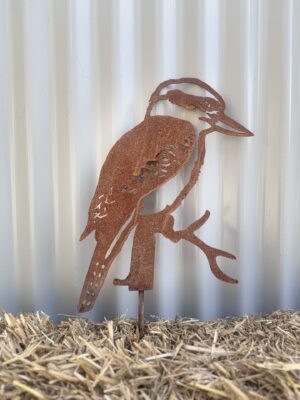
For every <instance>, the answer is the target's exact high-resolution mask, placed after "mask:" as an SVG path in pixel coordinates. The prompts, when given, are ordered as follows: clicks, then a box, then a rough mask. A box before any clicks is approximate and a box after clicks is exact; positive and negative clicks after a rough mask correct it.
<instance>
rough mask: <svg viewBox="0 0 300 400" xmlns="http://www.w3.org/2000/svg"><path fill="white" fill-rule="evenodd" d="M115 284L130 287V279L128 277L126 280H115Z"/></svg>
mask: <svg viewBox="0 0 300 400" xmlns="http://www.w3.org/2000/svg"><path fill="white" fill-rule="evenodd" d="M113 284H114V285H116V286H129V285H130V278H129V276H127V278H125V279H114V280H113Z"/></svg>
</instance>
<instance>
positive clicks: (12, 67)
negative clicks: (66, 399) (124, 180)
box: [0, 0, 300, 319]
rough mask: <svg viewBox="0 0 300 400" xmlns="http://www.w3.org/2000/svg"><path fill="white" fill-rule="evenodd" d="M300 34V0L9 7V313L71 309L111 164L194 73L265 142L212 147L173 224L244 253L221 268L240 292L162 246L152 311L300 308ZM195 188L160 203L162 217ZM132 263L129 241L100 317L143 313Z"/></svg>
mask: <svg viewBox="0 0 300 400" xmlns="http://www.w3.org/2000/svg"><path fill="white" fill-rule="evenodd" d="M299 21H300V1H299V0H294V1H293V0H285V1H282V0H264V1H260V0H243V1H240V0H222V1H218V0H199V1H196V0H186V1H183V0H181V1H179V0H178V1H173V0H160V1H159V0H157V1H148V0H119V1H117V0H112V1H110V0H103V1H101V0H98V1H97V0H72V1H71V0H69V1H66V0H48V1H47V0H27V1H26V0H23V1H22V0H0V306H1V307H3V308H5V309H6V310H8V311H12V312H20V311H29V310H32V309H42V310H44V311H45V312H47V313H50V314H51V315H52V316H55V315H57V314H58V313H72V314H73V313H75V312H76V311H75V306H76V303H77V300H78V296H79V293H80V288H81V285H82V283H83V279H84V276H85V273H86V270H87V267H88V263H89V260H90V257H91V255H92V252H93V248H94V239H93V238H92V237H89V238H88V239H87V240H85V241H84V242H79V241H78V239H79V236H80V233H81V231H82V229H83V228H84V225H85V222H86V216H87V210H88V207H89V202H90V199H91V197H92V195H93V192H94V189H95V186H96V182H97V177H98V173H99V170H100V167H101V165H102V163H103V161H104V159H105V156H106V154H107V152H108V150H109V149H110V147H111V146H112V145H113V143H114V142H115V141H116V140H117V138H119V137H120V136H121V135H122V134H123V133H125V132H126V131H127V130H129V129H130V128H131V127H133V126H135V125H136V124H137V123H139V122H140V121H141V120H142V119H143V116H144V113H145V109H146V105H147V100H148V98H149V96H150V94H151V93H152V91H153V90H154V89H155V87H156V86H157V84H158V83H159V82H161V81H162V80H164V79H168V78H175V77H181V76H194V77H198V78H200V79H202V80H204V81H206V82H207V83H209V84H210V85H212V86H213V87H214V88H215V89H216V90H218V91H219V92H220V93H221V94H222V95H223V96H224V98H225V100H226V102H227V105H228V113H229V114H230V115H231V116H232V117H234V118H236V119H237V120H238V121H240V122H241V123H243V124H244V125H245V126H247V127H248V128H249V129H251V130H252V131H253V132H254V133H255V137H254V138H251V139H246V140H242V139H236V138H232V137H228V136H226V137H225V136H222V135H214V136H213V135H212V136H211V137H210V138H209V141H208V147H207V157H206V162H205V166H204V169H203V173H202V175H201V176H200V181H199V183H198V185H197V187H196V188H195V190H193V191H192V192H191V193H190V195H189V196H188V198H187V200H186V201H185V204H184V206H183V207H182V208H181V209H180V211H179V212H177V214H176V215H177V226H186V225H187V224H188V223H189V222H191V221H193V220H194V219H196V218H197V217H199V216H200V215H201V214H202V213H203V211H204V210H206V209H209V210H211V218H210V220H209V221H208V223H207V224H206V225H205V226H204V227H203V228H202V229H201V230H200V232H199V235H200V236H201V238H202V239H204V240H206V241H207V242H208V243H209V244H211V245H213V246H216V247H220V248H223V249H224V250H227V251H230V252H233V253H235V254H236V255H237V257H238V260H237V261H236V262H232V261H227V260H222V261H220V265H221V266H222V268H223V269H224V271H226V272H227V273H230V274H231V275H233V276H236V277H237V278H238V279H239V280H240V283H239V285H237V286H233V285H229V284H226V283H222V282H219V281H217V280H216V278H215V277H214V276H213V275H212V274H211V272H210V270H209V268H208V265H207V262H206V260H205V258H204V256H203V255H202V254H200V251H199V250H198V249H196V248H193V247H192V246H191V245H189V244H187V243H180V244H177V245H174V244H172V243H171V242H168V241H167V240H166V239H163V238H160V239H159V244H158V249H157V263H156V279H155V290H153V291H152V292H147V293H146V314H147V315H150V314H156V315H161V316H163V317H174V316H175V315H176V314H178V315H183V316H195V317H200V318H205V319H206V318H216V317H221V316H225V315H240V314H245V313H258V312H268V311H271V310H273V309H276V308H278V307H284V308H297V307H299V306H300V291H299V287H300V245H299V238H300V179H299V171H300V157H299V153H300V23H299ZM187 177H188V174H187V173H186V172H183V173H182V174H181V175H180V176H178V177H177V178H176V179H174V182H172V183H170V184H168V186H167V187H166V188H163V189H162V190H161V191H160V192H159V193H158V194H157V195H156V196H152V198H151V201H150V203H151V202H152V203H155V204H156V207H157V208H161V207H162V206H163V205H164V204H165V203H166V202H167V201H169V200H170V199H172V197H173V196H175V195H176V193H177V192H178V190H179V188H180V187H182V185H183V184H184V181H185V179H187ZM131 239H132V236H131ZM129 261H130V242H128V243H127V244H126V246H125V248H124V250H123V252H122V253H121V255H120V256H119V257H118V259H117V261H116V262H115V263H114V265H113V267H112V269H111V272H110V274H109V276H108V279H107V281H106V284H105V287H104V288H103V290H102V293H101V294H100V296H99V299H98V301H97V304H96V307H95V310H94V311H93V312H91V313H90V314H89V315H90V316H91V317H93V318H95V319H98V318H102V317H103V316H107V317H112V316H116V315H118V314H123V313H127V315H129V316H131V315H135V312H136V297H137V296H136V293H132V292H128V291H127V288H120V287H115V286H113V285H112V279H113V278H114V277H120V278H121V277H124V276H125V274H126V271H127V270H128V268H129Z"/></svg>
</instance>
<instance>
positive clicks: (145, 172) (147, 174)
mask: <svg viewBox="0 0 300 400" xmlns="http://www.w3.org/2000/svg"><path fill="white" fill-rule="evenodd" d="M177 84H194V85H197V86H198V87H200V88H201V89H203V90H204V91H205V92H206V93H207V96H196V95H192V94H188V93H185V92H184V91H182V90H179V89H175V90H174V89H172V90H168V91H166V92H165V93H164V94H162V93H161V92H162V90H163V89H166V88H168V87H169V86H171V85H177ZM159 101H169V102H171V103H172V104H175V105H177V106H180V107H184V108H185V109H187V110H194V111H195V112H198V113H199V115H200V116H199V120H201V121H205V122H206V128H205V129H202V130H201V131H200V132H199V134H197V135H196V133H195V130H194V127H193V125H192V124H191V123H190V122H188V121H185V120H182V119H179V118H174V117H171V116H165V115H155V116H152V115H151V111H152V109H153V107H154V106H155V104H157V103H158V102H159ZM213 132H219V133H223V134H225V135H230V136H237V137H248V136H252V135H253V134H252V133H251V132H250V131H249V130H248V129H246V128H245V127H243V126H242V125H240V124H239V123H238V122H236V121H234V120H233V119H231V118H230V117H228V116H227V115H226V114H225V102H224V100H223V98H222V97H221V96H220V95H219V94H218V93H217V92H216V91H215V90H214V89H212V88H211V87H210V86H209V85H207V84H206V83H205V82H202V81H200V80H199V79H196V78H181V79H170V80H168V81H165V82H163V83H161V84H160V85H159V86H158V87H157V89H156V90H155V91H154V93H153V94H152V96H151V98H150V100H149V106H148V108H147V111H146V115H145V119H144V120H143V121H142V122H141V123H140V124H139V125H137V126H136V127H134V128H133V129H132V130H130V131H129V132H127V133H126V134H124V135H123V136H122V137H121V138H120V139H119V140H118V141H117V142H116V143H115V145H114V146H113V147H112V149H111V150H110V152H109V154H108V156H107V158H106V160H105V162H104V164H103V166H102V169H101V172H100V177H99V182H98V185H97V188H96V192H95V194H94V197H93V199H92V202H91V205H90V209H89V215H88V223H87V226H86V228H85V230H84V232H83V233H82V235H81V240H82V239H84V238H85V237H86V236H87V235H89V234H90V233H91V232H93V231H95V238H96V242H97V244H96V248H95V251H94V254H93V257H92V260H91V263H90V267H89V270H88V272H87V275H86V278H85V282H84V285H83V288H82V292H81V296H80V299H79V303H78V311H80V312H85V311H89V310H90V309H91V308H92V307H93V305H94V303H95V300H96V297H97V295H98V294H99V291H100V289H101V287H102V285H103V283H104V280H105V278H106V275H107V272H108V270H109V268H110V266H111V264H112V262H113V261H114V259H115V258H116V256H117V255H118V254H119V252H120V251H121V249H122V246H123V244H124V243H125V241H126V239H127V238H128V236H129V234H130V232H131V231H132V230H133V229H134V228H135V234H134V240H133V248H132V257H131V266H130V272H129V274H128V276H127V278H125V279H115V280H114V284H115V285H126V286H128V288H129V290H137V291H139V297H140V299H141V296H142V297H143V295H141V292H142V291H144V290H151V289H152V288H153V275H154V255H155V239H156V235H157V234H158V233H160V234H162V235H164V236H165V237H166V238H168V239H170V240H171V241H173V242H175V243H177V242H179V241H180V240H183V239H184V240H187V241H189V242H190V243H193V244H194V245H195V246H197V247H199V249H201V250H202V251H203V252H204V253H205V255H206V257H207V260H208V263H209V266H210V269H211V271H212V273H213V274H214V275H215V276H216V277H217V278H218V279H220V280H222V281H224V282H229V283H237V280H236V279H233V278H231V277H230V276H228V275H226V274H225V273H224V272H222V271H221V270H220V268H219V266H218V264H217V257H218V256H222V257H226V258H229V259H235V256H234V255H232V254H230V253H228V252H226V251H223V250H219V249H216V248H213V247H211V246H209V245H208V244H206V243H204V242H203V241H202V240H201V239H200V238H199V237H198V236H197V235H196V234H195V232H196V231H197V230H198V229H199V228H200V227H201V226H202V225H203V224H204V223H205V222H206V221H207V219H208V218H209V215H210V213H209V211H206V212H205V213H204V215H203V216H202V217H201V218H199V219H198V220H197V221H195V222H194V223H192V224H191V225H189V226H188V227H187V228H185V229H183V230H180V231H175V230H174V217H173V216H172V215H171V214H172V213H173V212H174V211H175V210H176V209H177V208H178V207H179V206H180V205H181V203H182V201H183V200H184V198H185V197H186V196H187V195H188V193H189V192H190V190H191V189H192V187H193V186H194V185H195V184H196V182H197V179H198V176H199V173H200V169H201V166H202V165H203V163H204V159H205V139H206V136H207V135H209V134H211V133H213ZM193 151H196V152H197V157H196V160H195V163H194V166H193V168H192V171H191V175H190V178H189V180H188V182H187V183H186V185H185V186H184V188H183V189H182V190H181V191H180V193H179V194H178V196H177V197H176V198H175V199H174V201H173V203H172V204H170V205H167V206H166V207H165V208H164V209H163V210H161V211H159V212H157V213H153V214H141V210H142V208H143V199H144V198H145V197H146V196H147V195H148V194H149V193H151V192H153V191H155V190H157V189H158V188H159V187H160V186H161V185H163V184H164V183H166V182H167V181H168V180H170V179H171V178H173V177H174V176H175V175H176V174H177V173H178V172H179V171H180V170H181V169H182V168H183V167H184V165H185V164H186V163H187V161H188V160H189V159H190V157H191V155H192V153H193ZM142 303H143V300H142ZM142 306H143V304H142ZM140 312H141V311H140Z"/></svg>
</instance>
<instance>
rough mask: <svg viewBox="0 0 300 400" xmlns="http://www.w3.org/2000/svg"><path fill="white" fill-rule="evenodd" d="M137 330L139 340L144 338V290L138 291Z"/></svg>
mask: <svg viewBox="0 0 300 400" xmlns="http://www.w3.org/2000/svg"><path fill="white" fill-rule="evenodd" d="M138 328H139V334H140V339H142V338H143V336H144V290H139V307H138Z"/></svg>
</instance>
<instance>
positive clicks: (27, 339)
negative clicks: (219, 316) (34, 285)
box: [0, 311, 300, 400]
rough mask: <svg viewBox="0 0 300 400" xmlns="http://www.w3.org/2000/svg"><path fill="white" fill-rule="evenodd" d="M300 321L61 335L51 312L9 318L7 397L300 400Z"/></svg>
mask: <svg viewBox="0 0 300 400" xmlns="http://www.w3.org/2000/svg"><path fill="white" fill-rule="evenodd" d="M299 340H300V313H298V312H291V311H277V312H274V313H273V314H271V315H268V316H264V317H256V318H255V317H249V316H248V317H245V318H240V319H224V320H217V321H211V322H201V321H199V320H194V319H182V320H175V321H167V320H166V321H161V320H159V321H156V322H151V323H149V324H147V325H146V334H145V337H144V339H143V340H141V341H139V340H138V336H137V331H136V322H135V321H134V320H124V319H118V320H115V321H105V322H102V323H94V322H91V321H87V320H86V319H83V318H75V317H74V318H69V319H68V320H66V321H63V322H61V323H60V324H59V325H58V326H55V325H54V324H53V322H52V321H51V320H50V319H49V317H48V316H47V315H45V314H44V313H41V312H39V313H35V314H26V315H22V314H21V315H19V316H13V315H12V314H7V313H3V314H2V315H1V317H0V398H1V399H2V400H5V399H25V400H26V399H64V400H67V399H72V400H76V399H102V398H104V399H120V398H124V399H147V400H148V399H159V398H160V399H172V400H173V399H191V398H195V399H242V400H246V399H280V400H282V399H300V359H299Z"/></svg>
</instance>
